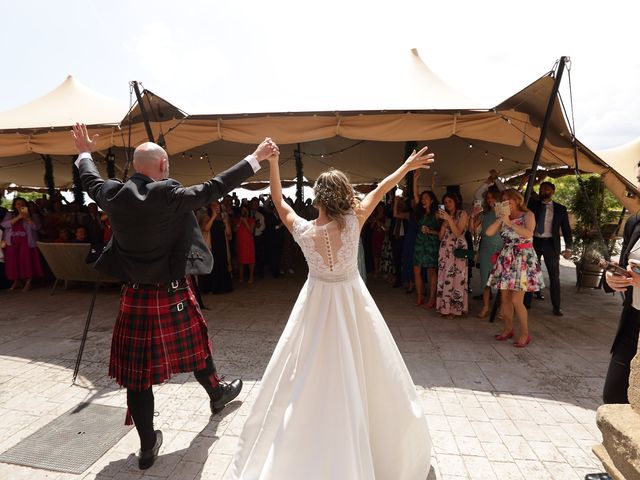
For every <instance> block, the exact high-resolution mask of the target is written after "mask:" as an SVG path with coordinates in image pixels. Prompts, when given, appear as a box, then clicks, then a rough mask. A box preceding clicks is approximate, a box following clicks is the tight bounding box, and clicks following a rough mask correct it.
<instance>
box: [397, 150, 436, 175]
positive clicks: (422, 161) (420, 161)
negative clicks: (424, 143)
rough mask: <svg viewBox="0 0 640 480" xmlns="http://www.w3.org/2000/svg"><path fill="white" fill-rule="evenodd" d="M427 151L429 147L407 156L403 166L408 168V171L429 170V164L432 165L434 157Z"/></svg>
mask: <svg viewBox="0 0 640 480" xmlns="http://www.w3.org/2000/svg"><path fill="white" fill-rule="evenodd" d="M428 149H429V147H423V148H422V149H420V151H419V152H416V151H415V150H414V151H413V152H412V153H411V155H409V158H407V160H406V161H405V162H404V164H405V165H406V166H407V167H409V171H412V170H417V169H419V168H429V164H431V163H433V159H434V157H435V155H434V154H433V153H427V150H428ZM418 171H419V170H418ZM416 174H417V172H416Z"/></svg>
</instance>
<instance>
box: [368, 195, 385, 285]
mask: <svg viewBox="0 0 640 480" xmlns="http://www.w3.org/2000/svg"><path fill="white" fill-rule="evenodd" d="M385 220H386V218H385V216H384V205H383V204H382V203H379V204H378V205H377V206H376V209H375V210H374V211H373V214H372V215H371V216H370V217H369V218H368V223H369V229H370V230H371V256H372V258H373V276H374V278H377V277H378V275H380V273H381V272H380V260H381V257H382V245H383V244H384V239H385V237H386V234H387V230H386V228H385Z"/></svg>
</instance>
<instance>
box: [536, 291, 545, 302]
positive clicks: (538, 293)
mask: <svg viewBox="0 0 640 480" xmlns="http://www.w3.org/2000/svg"><path fill="white" fill-rule="evenodd" d="M536 298H537V299H538V300H544V295H543V294H541V293H540V292H536Z"/></svg>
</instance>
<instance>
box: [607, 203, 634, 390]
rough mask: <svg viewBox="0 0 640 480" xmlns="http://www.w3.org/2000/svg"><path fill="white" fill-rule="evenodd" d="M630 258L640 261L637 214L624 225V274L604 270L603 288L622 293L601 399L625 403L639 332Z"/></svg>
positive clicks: (622, 255)
mask: <svg viewBox="0 0 640 480" xmlns="http://www.w3.org/2000/svg"><path fill="white" fill-rule="evenodd" d="M630 260H631V261H634V260H635V262H636V265H637V263H638V262H639V261H640V215H639V214H635V215H631V216H630V217H629V219H628V220H627V223H626V224H625V226H624V236H623V240H622V251H621V252H620V262H619V263H620V266H621V267H624V268H626V269H627V272H628V276H623V275H614V274H612V273H609V272H607V274H606V277H605V279H606V284H605V286H604V288H605V290H606V291H608V292H611V291H618V292H622V293H624V303H623V307H622V315H620V324H619V325H618V331H617V332H616V336H615V339H614V340H613V345H612V346H611V362H610V363H609V370H608V371H607V377H606V379H605V382H604V391H603V394H602V398H603V400H604V403H629V399H628V396H627V390H628V389H629V374H630V372H631V360H633V357H634V356H635V355H636V352H637V350H638V333H639V332H640V295H639V293H640V275H639V274H638V273H636V271H634V270H632V268H631V267H632V265H631V264H630Z"/></svg>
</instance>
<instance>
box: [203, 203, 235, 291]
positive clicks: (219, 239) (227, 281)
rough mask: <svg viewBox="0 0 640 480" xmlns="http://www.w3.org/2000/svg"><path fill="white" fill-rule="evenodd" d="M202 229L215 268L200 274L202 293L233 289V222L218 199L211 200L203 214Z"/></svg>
mask: <svg viewBox="0 0 640 480" xmlns="http://www.w3.org/2000/svg"><path fill="white" fill-rule="evenodd" d="M200 229H201V231H202V236H203V237H204V241H205V244H206V245H207V246H208V247H209V250H211V254H212V255H213V270H212V271H211V273H209V274H206V275H201V276H200V279H201V281H200V285H201V288H202V293H226V292H230V291H232V290H233V282H232V281H231V270H232V269H231V251H230V250H229V241H230V240H231V223H230V221H229V216H228V215H227V214H226V212H224V211H222V205H221V204H220V202H218V201H217V200H215V201H213V202H211V204H210V205H209V206H208V207H207V210H206V214H205V215H204V216H203V218H202V220H201V223H200Z"/></svg>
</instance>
